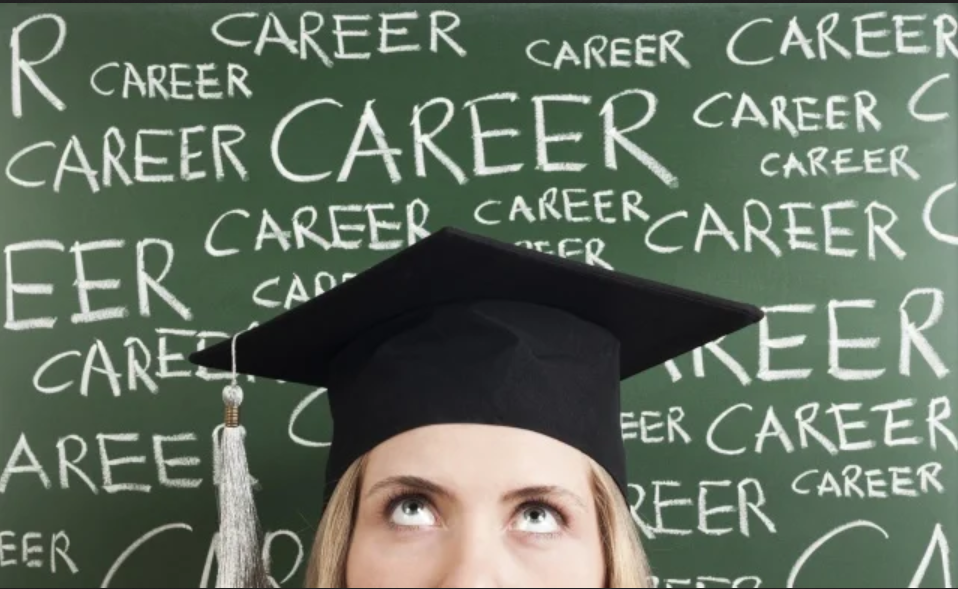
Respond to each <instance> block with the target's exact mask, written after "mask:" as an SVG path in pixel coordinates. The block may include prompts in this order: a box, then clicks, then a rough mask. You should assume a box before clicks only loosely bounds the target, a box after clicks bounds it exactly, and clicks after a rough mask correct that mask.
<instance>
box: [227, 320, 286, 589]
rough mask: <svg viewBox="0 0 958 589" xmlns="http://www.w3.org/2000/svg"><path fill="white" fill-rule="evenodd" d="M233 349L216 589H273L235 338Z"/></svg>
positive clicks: (228, 386) (228, 391) (228, 394)
mask: <svg viewBox="0 0 958 589" xmlns="http://www.w3.org/2000/svg"><path fill="white" fill-rule="evenodd" d="M233 346H234V348H233V382H232V383H231V384H228V385H226V387H225V388H224V389H223V403H224V405H225V408H226V418H225V423H224V427H223V433H222V439H221V441H220V444H219V454H220V456H219V458H218V460H217V463H218V465H219V476H218V479H219V481H218V483H219V485H218V498H219V518H220V529H219V545H218V550H217V565H218V570H217V575H216V587H230V588H233V587H256V588H260V587H272V584H271V583H270V582H269V575H268V574H267V572H266V567H265V565H264V563H263V558H262V553H261V533H260V526H259V517H258V516H257V513H256V504H255V501H254V499H253V484H252V483H253V479H252V477H251V476H250V473H249V464H248V462H247V459H246V446H245V437H246V430H245V428H244V427H243V426H241V425H240V423H239V410H240V405H242V404H243V389H242V388H240V386H239V384H238V383H237V382H236V349H235V346H236V338H235V337H234V339H233Z"/></svg>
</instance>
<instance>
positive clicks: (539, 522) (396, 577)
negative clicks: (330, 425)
mask: <svg viewBox="0 0 958 589" xmlns="http://www.w3.org/2000/svg"><path fill="white" fill-rule="evenodd" d="M360 493H361V495H360V502H359V510H358V514H357V521H356V526H355V529H354V536H353V540H352V544H351V548H350V552H349V558H348V562H347V567H346V584H347V585H348V586H349V587H603V586H604V582H605V565H604V559H603V552H602V545H601V540H600V536H599V527H598V520H597V515H596V510H595V498H594V496H593V494H592V486H591V473H590V469H589V463H588V460H587V458H586V457H585V455H583V454H582V453H580V452H579V451H578V450H575V449H574V448H571V447H569V446H567V445H565V444H562V443H560V442H558V441H555V440H553V439H551V438H548V437H546V436H542V435H539V434H536V433H533V432H529V431H525V430H520V429H513V428H506V427H496V426H485V425H458V424H456V425H437V426H430V427H426V428H420V429H417V430H413V431H410V432H407V433H405V434H403V435H400V436H398V437H396V438H393V439H391V440H389V441H387V442H385V443H384V444H382V445H381V446H379V447H378V448H377V449H375V450H374V451H373V452H372V453H371V454H370V456H369V461H368V464H367V468H366V474H365V477H364V480H363V485H362V489H361V491H360Z"/></svg>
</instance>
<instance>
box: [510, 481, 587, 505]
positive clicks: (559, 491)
mask: <svg viewBox="0 0 958 589" xmlns="http://www.w3.org/2000/svg"><path fill="white" fill-rule="evenodd" d="M540 497H544V498H549V497H559V498H565V499H568V500H570V501H571V502H572V503H574V504H575V506H576V507H578V508H579V509H581V510H582V511H588V508H587V507H586V503H585V501H584V500H583V499H582V497H579V496H578V495H577V494H575V493H573V492H572V491H570V490H568V489H566V488H563V487H559V486H557V485H540V486H536V487H524V488H522V489H516V490H515V491H510V492H508V493H506V494H505V495H503V496H502V500H503V501H504V502H508V503H512V502H517V501H530V500H534V499H537V498H540Z"/></svg>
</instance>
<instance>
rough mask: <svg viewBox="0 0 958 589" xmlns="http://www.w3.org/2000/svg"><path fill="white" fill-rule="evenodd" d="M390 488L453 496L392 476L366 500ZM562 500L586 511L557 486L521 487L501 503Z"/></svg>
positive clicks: (442, 489) (580, 502)
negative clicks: (538, 499) (553, 498)
mask: <svg viewBox="0 0 958 589" xmlns="http://www.w3.org/2000/svg"><path fill="white" fill-rule="evenodd" d="M391 487H402V488H405V489H409V490H410V491H413V492H419V493H424V494H428V495H433V496H435V497H442V498H444V499H450V498H452V496H453V494H452V493H451V492H450V491H449V490H448V489H446V488H445V487H443V486H441V485H438V484H436V483H434V482H432V481H430V480H428V479H424V478H422V477H416V476H394V477H389V478H386V479H383V480H381V481H379V482H378V483H376V484H375V485H373V487H372V488H371V489H370V490H369V492H368V493H367V494H366V498H367V499H368V498H369V497H372V496H374V495H376V494H377V493H380V492H382V491H384V490H386V489H389V488H391ZM550 497H556V498H564V499H567V500H569V501H571V502H572V503H573V504H575V506H576V507H577V508H579V509H581V510H582V511H588V508H587V507H586V503H585V500H583V499H582V497H580V496H579V495H577V494H576V493H573V492H572V491H570V490H568V489H566V488H564V487H560V486H558V485H537V486H532V487H523V488H521V489H516V490H514V491H509V492H508V493H505V494H504V495H503V496H502V502H503V503H516V502H519V501H531V500H535V499H537V498H550Z"/></svg>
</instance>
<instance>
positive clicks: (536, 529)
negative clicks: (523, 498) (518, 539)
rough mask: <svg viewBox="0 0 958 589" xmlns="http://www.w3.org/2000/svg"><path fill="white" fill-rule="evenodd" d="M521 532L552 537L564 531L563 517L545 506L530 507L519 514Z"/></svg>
mask: <svg viewBox="0 0 958 589" xmlns="http://www.w3.org/2000/svg"><path fill="white" fill-rule="evenodd" d="M518 526H519V531H522V532H531V533H533V534H546V535H552V534H556V533H558V532H559V531H560V530H561V529H562V516H561V515H560V514H558V513H556V512H555V510H553V509H552V508H550V507H547V506H545V505H529V506H527V507H525V508H524V509H523V510H522V511H521V512H520V514H519V522H518Z"/></svg>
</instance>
